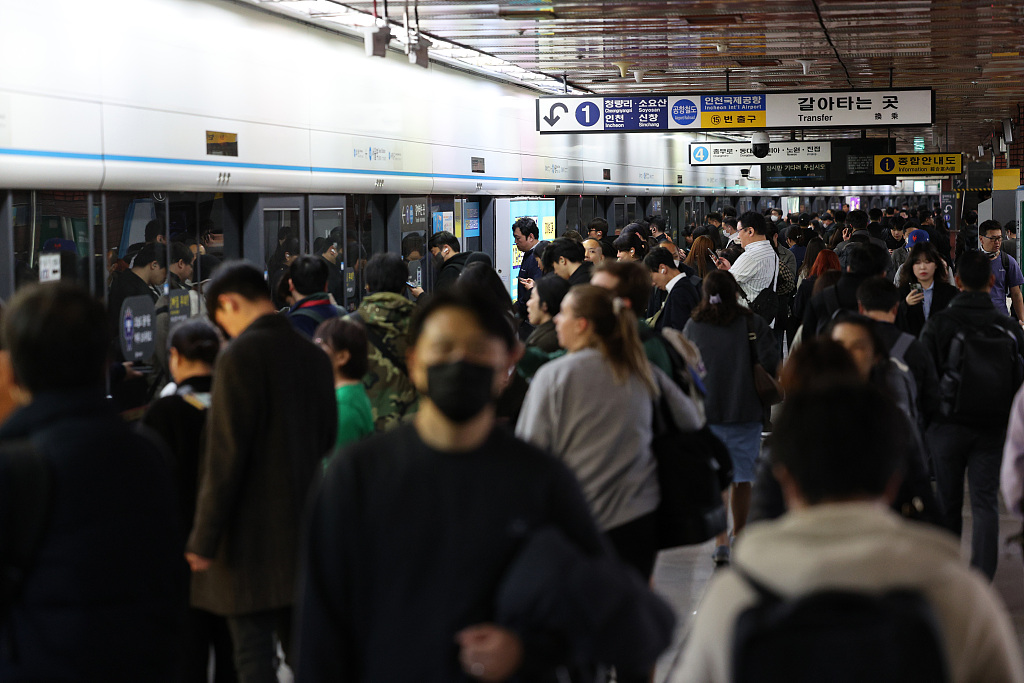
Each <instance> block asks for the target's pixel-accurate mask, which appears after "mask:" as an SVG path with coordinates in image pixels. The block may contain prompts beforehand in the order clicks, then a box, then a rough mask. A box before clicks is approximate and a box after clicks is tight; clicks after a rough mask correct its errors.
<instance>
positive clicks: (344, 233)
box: [307, 194, 359, 308]
mask: <svg viewBox="0 0 1024 683" xmlns="http://www.w3.org/2000/svg"><path fill="white" fill-rule="evenodd" d="M346 201H347V197H346V196H345V195H326V194H314V195H309V202H308V212H309V213H308V215H307V220H308V223H307V224H308V225H309V240H310V246H312V245H313V243H314V242H316V240H317V238H321V237H327V236H329V235H331V234H332V233H334V236H335V238H336V239H337V240H338V255H339V258H338V263H337V267H338V269H339V270H341V277H342V282H343V283H344V301H339V302H337V303H338V305H339V306H341V307H342V308H349V304H350V303H355V302H356V300H357V298H358V297H357V296H356V289H357V284H356V271H357V262H358V261H359V244H358V243H353V240H352V239H350V238H349V234H348V221H347V220H346V215H345V214H346V208H347V203H346ZM352 237H353V238H354V237H355V235H353V236H352Z"/></svg>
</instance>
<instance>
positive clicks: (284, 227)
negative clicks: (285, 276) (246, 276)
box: [241, 194, 313, 267]
mask: <svg viewBox="0 0 1024 683" xmlns="http://www.w3.org/2000/svg"><path fill="white" fill-rule="evenodd" d="M305 209H306V198H305V197H304V196H302V195H277V194H265V195H257V196H255V199H254V201H252V203H251V204H250V206H249V207H248V210H247V211H246V212H245V215H246V219H245V227H244V233H243V239H242V254H241V256H242V257H243V258H245V259H246V260H247V261H249V262H251V263H259V264H263V265H264V267H266V266H267V265H268V264H269V263H270V257H271V256H273V255H274V252H275V251H277V246H278V241H279V239H278V237H279V236H281V237H282V238H284V237H294V238H296V239H297V240H299V253H301V254H309V253H312V251H313V239H312V238H311V237H310V236H309V234H308V232H307V229H306V210H305Z"/></svg>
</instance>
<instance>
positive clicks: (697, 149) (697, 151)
mask: <svg viewBox="0 0 1024 683" xmlns="http://www.w3.org/2000/svg"><path fill="white" fill-rule="evenodd" d="M691 154H692V155H693V160H694V162H696V163H698V164H702V163H704V162H705V161H707V160H708V157H709V156H711V152H710V151H709V150H708V148H707V147H705V146H704V145H695V146H694V148H693V151H692V152H691Z"/></svg>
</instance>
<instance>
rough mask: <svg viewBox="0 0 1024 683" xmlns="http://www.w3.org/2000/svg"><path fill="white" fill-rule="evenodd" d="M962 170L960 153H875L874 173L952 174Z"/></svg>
mask: <svg viewBox="0 0 1024 683" xmlns="http://www.w3.org/2000/svg"><path fill="white" fill-rule="evenodd" d="M962 172H963V155H961V154H876V155H875V173H879V174H888V175H953V174H957V173H962Z"/></svg>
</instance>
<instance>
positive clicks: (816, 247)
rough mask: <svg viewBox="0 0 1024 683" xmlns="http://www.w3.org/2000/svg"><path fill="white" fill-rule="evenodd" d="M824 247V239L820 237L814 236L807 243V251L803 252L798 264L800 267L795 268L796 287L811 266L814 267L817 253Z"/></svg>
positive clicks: (804, 277)
mask: <svg viewBox="0 0 1024 683" xmlns="http://www.w3.org/2000/svg"><path fill="white" fill-rule="evenodd" d="M826 248H827V247H826V246H825V240H823V239H821V238H820V237H815V238H813V239H811V240H810V241H809V242H808V243H807V251H805V252H804V260H803V263H801V264H800V269H799V270H797V281H796V284H797V287H799V286H800V284H801V283H802V282H803V281H804V280H805V279H806V278H807V276H808V275H810V274H811V268H813V267H814V262H815V260H817V258H818V254H820V253H821V252H822V251H823V250H824V249H826Z"/></svg>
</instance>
